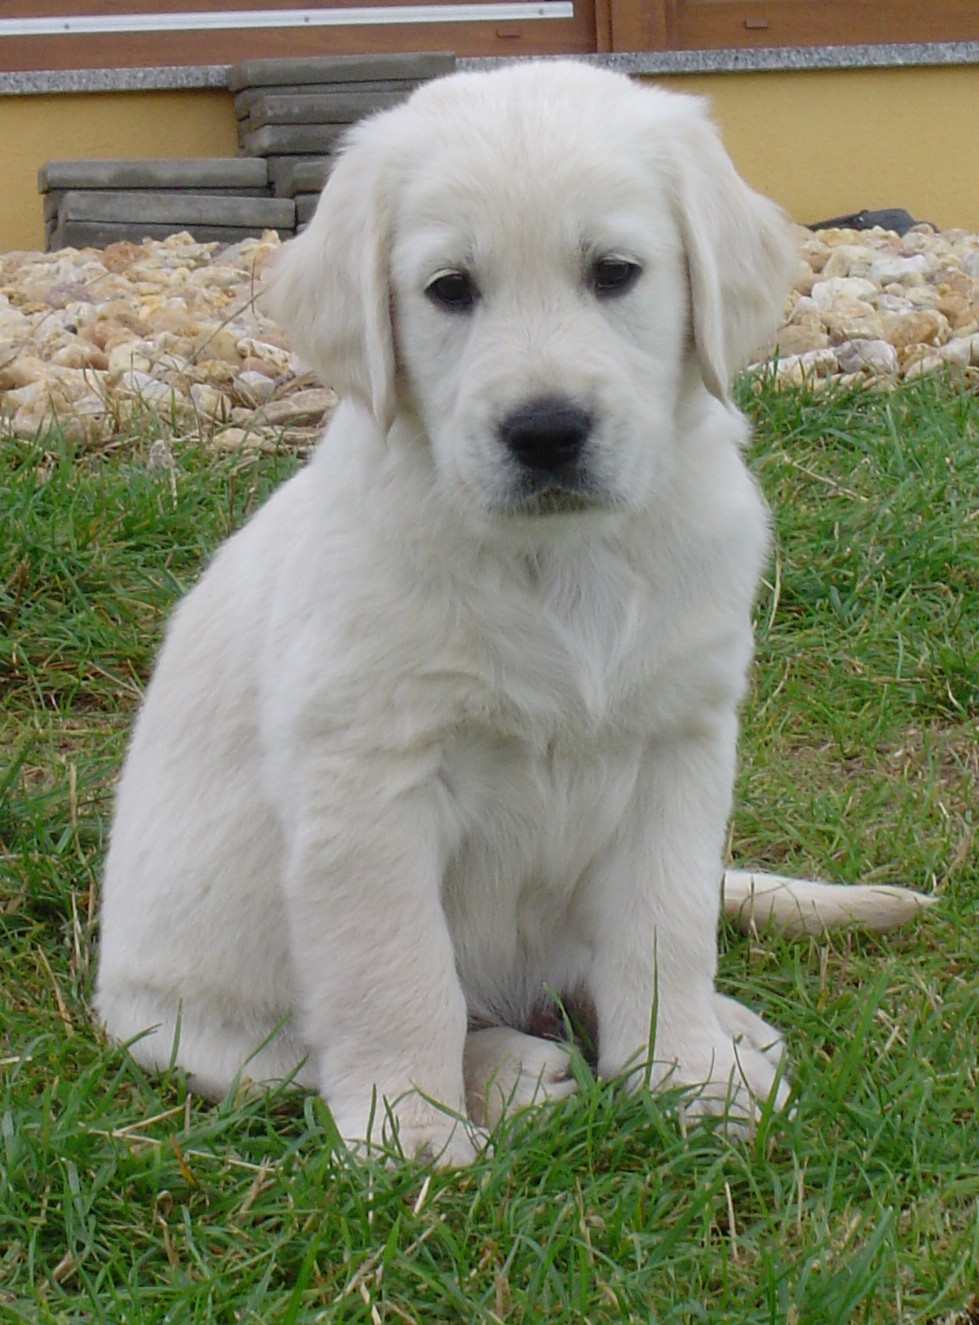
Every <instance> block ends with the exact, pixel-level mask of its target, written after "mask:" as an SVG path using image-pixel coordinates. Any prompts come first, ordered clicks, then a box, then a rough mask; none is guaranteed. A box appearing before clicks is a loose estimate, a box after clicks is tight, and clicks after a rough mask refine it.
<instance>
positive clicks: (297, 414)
mask: <svg viewBox="0 0 979 1325" xmlns="http://www.w3.org/2000/svg"><path fill="white" fill-rule="evenodd" d="M337 403H338V398H337V395H336V392H335V391H330V390H327V389H325V388H323V387H311V388H309V389H308V390H306V391H296V392H295V393H294V394H293V395H291V396H285V397H284V398H283V399H281V400H272V401H270V402H269V403H268V404H267V405H263V406H262V409H261V413H260V418H259V420H258V421H259V422H261V423H263V424H264V425H265V426H266V427H269V428H286V427H296V426H299V425H310V424H316V423H319V421H320V420H321V419H322V418H323V416H324V414H327V413H329V411H330V410H332V409H335V408H336V405H337Z"/></svg>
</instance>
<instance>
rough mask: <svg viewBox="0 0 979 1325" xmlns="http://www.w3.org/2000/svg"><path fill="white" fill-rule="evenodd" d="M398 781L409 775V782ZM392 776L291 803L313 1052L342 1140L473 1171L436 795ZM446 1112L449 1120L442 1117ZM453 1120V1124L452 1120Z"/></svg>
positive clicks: (291, 880) (306, 1021)
mask: <svg viewBox="0 0 979 1325" xmlns="http://www.w3.org/2000/svg"><path fill="white" fill-rule="evenodd" d="M402 771H403V770H402ZM395 780H396V778H395V777H392V773H391V770H390V769H387V768H365V769H362V770H359V773H357V774H356V775H355V774H353V773H352V772H351V770H350V769H349V768H348V769H345V772H344V777H343V779H342V781H341V780H340V779H336V780H334V779H332V778H330V777H329V776H327V775H325V774H324V771H323V769H322V768H320V769H319V770H317V775H316V776H315V777H313V778H311V779H309V780H307V786H309V787H311V788H315V791H314V792H313V793H312V794H308V795H306V796H304V797H302V798H300V799H299V800H298V801H296V802H294V803H293V805H292V807H291V813H290V815H289V819H290V821H291V822H290V823H289V824H287V838H288V842H289V852H288V864H287V871H286V881H285V891H286V898H287V905H288V911H289V929H290V938H291V951H292V957H293V962H294V966H295V977H296V984H297V991H298V998H299V1002H300V1011H301V1017H302V1030H303V1037H304V1040H305V1043H306V1044H307V1045H308V1046H309V1048H310V1050H311V1052H312V1054H313V1056H314V1059H315V1063H316V1071H317V1079H318V1081H319V1085H320V1090H321V1093H322V1094H323V1095H324V1097H325V1098H326V1100H327V1101H328V1103H329V1105H330V1108H331V1110H332V1112H333V1115H334V1119H335V1121H336V1124H337V1127H338V1129H339V1131H340V1133H341V1135H342V1136H344V1137H347V1138H350V1139H353V1140H368V1141H375V1142H378V1141H381V1140H383V1139H384V1137H385V1135H386V1134H387V1135H390V1132H391V1130H392V1129H391V1125H390V1124H391V1121H392V1120H393V1121H394V1123H395V1124H396V1127H397V1131H398V1140H399V1144H400V1146H401V1148H402V1150H403V1151H404V1153H405V1154H406V1155H410V1154H416V1153H427V1154H430V1155H433V1156H437V1157H438V1158H439V1160H440V1162H442V1163H446V1164H459V1163H466V1162H468V1161H469V1160H471V1159H472V1157H473V1155H474V1153H475V1149H474V1145H473V1141H472V1138H471V1136H470V1134H469V1131H468V1129H467V1128H466V1126H465V1124H464V1123H460V1122H459V1121H457V1119H455V1118H453V1117H452V1116H451V1114H452V1113H455V1114H457V1115H459V1116H461V1117H463V1118H464V1116H465V1089H464V1084H463V1067H462V1059H463V1047H464V1042H465V1036H466V1005H465V999H464V997H463V993H462V989H461V987H460V985H459V980H458V977H457V975H456V969H455V961H454V957H453V951H452V943H451V939H450V936H449V931H448V928H447V925H446V921H445V916H444V914H443V911H442V905H441V896H440V893H441V883H442V873H443V869H444V865H445V861H444V850H443V848H442V845H441V840H442V835H441V834H440V832H439V826H438V823H437V822H436V817H437V816H436V807H435V801H434V796H433V794H432V793H431V792H429V791H427V790H426V789H425V787H424V786H421V787H420V786H413V787H409V788H408V789H405V790H399V789H395V790H393V791H392V790H391V789H390V788H391V784H392V782H394V781H395ZM439 1105H441V1106H443V1108H441V1109H440V1108H439V1107H438V1106H439ZM446 1110H448V1111H450V1112H446Z"/></svg>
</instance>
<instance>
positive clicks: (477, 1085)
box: [463, 1026, 577, 1127]
mask: <svg viewBox="0 0 979 1325" xmlns="http://www.w3.org/2000/svg"><path fill="white" fill-rule="evenodd" d="M463 1070H464V1074H465V1082H466V1106H467V1109H468V1112H469V1117H470V1118H471V1119H472V1121H473V1122H474V1123H476V1124H478V1125H479V1126H481V1127H495V1126H496V1124H497V1123H498V1122H499V1120H500V1118H502V1117H503V1115H504V1114H508V1113H513V1112H515V1111H516V1110H517V1109H524V1108H526V1107H527V1106H528V1105H531V1104H543V1103H545V1102H546V1101H547V1100H556V1099H563V1098H564V1097H565V1096H566V1095H571V1094H573V1093H574V1091H575V1090H576V1089H577V1082H576V1081H575V1079H574V1077H573V1076H572V1075H571V1051H570V1048H569V1046H568V1045H565V1044H561V1043H559V1042H558V1041H555V1040H543V1039H541V1038H539V1037H538V1036H536V1035H525V1034H524V1032H523V1031H515V1030H511V1029H510V1027H509V1026H490V1027H487V1028H486V1029H485V1030H478V1031H470V1032H469V1034H468V1035H467V1036H466V1047H465V1051H464V1053H463Z"/></svg>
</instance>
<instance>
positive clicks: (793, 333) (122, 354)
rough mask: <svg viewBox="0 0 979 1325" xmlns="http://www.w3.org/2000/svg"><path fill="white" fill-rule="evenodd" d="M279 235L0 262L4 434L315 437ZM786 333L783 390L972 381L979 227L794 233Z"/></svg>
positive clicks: (231, 443)
mask: <svg viewBox="0 0 979 1325" xmlns="http://www.w3.org/2000/svg"><path fill="white" fill-rule="evenodd" d="M278 247H279V240H278V238H277V236H276V235H275V234H274V233H273V232H270V233H268V234H266V235H264V236H263V237H262V238H261V239H249V240H245V241H243V242H242V243H240V244H236V245H234V246H232V247H227V248H221V247H220V246H218V245H215V244H199V243H197V242H196V241H195V240H194V239H192V238H191V237H190V236H189V235H187V234H179V235H173V236H171V237H170V238H169V239H166V240H159V241H152V240H147V241H145V242H144V243H142V244H133V243H129V242H120V243H116V244H111V245H110V246H109V247H108V248H105V249H101V250H98V249H88V248H86V249H62V250H61V251H59V252H56V253H34V252H13V253H7V254H4V255H0V425H2V426H3V428H4V429H5V430H6V431H7V432H8V433H9V432H12V433H13V434H14V435H15V436H18V437H23V438H33V437H35V436H37V435H38V434H40V433H43V432H44V431H46V430H47V429H48V428H49V427H50V426H51V425H52V424H54V423H57V424H58V425H59V426H60V428H61V429H62V431H63V432H64V433H65V434H67V435H69V436H71V437H73V438H76V439H78V440H83V441H99V442H109V441H111V440H112V439H114V438H117V437H125V436H128V435H131V434H132V433H133V431H134V429H135V428H138V427H139V426H140V424H141V423H142V422H143V421H145V419H146V416H147V415H148V414H149V415H152V416H154V417H155V418H156V419H157V420H158V421H162V423H163V425H164V427H165V428H166V429H167V430H169V435H170V436H171V437H173V438H179V437H191V436H193V437H197V438H199V437H203V439H204V440H205V442H207V443H208V444H209V445H213V446H215V447H228V448H238V447H263V446H268V445H275V444H278V441H279V439H280V438H281V435H282V433H283V432H284V431H288V433H289V435H290V439H291V440H296V439H298V440H303V439H311V438H312V437H314V436H315V435H316V432H317V431H318V430H319V428H320V427H321V426H322V422H323V419H324V418H325V417H326V415H328V413H329V411H330V410H331V409H332V408H333V406H334V405H335V404H336V397H335V395H334V393H333V392H332V391H330V390H328V389H326V388H324V387H322V386H321V385H320V384H319V383H317V382H316V381H315V379H314V378H313V377H312V376H311V374H310V373H309V372H308V371H307V370H306V368H305V366H304V365H303V364H302V363H301V362H300V360H299V359H298V358H297V356H296V355H295V354H294V353H293V352H292V349H291V347H290V346H289V344H288V342H287V341H286V339H285V337H284V335H283V334H282V332H281V331H280V330H279V329H278V327H277V326H276V325H275V324H274V323H273V322H272V321H271V320H270V319H269V318H267V317H266V316H265V315H264V313H263V312H262V309H261V305H260V294H261V288H262V275H263V272H264V271H265V268H266V267H267V265H268V263H269V262H270V261H271V260H272V258H274V256H275V253H276V251H277V250H278ZM799 250H800V262H799V267H798V271H797V274H796V277H795V280H794V283H793V289H792V291H791V293H790V295H789V297H788V299H787V301H786V309H785V316H784V319H783V325H782V327H781V329H780V331H779V333H778V335H777V337H776V338H775V340H774V342H773V343H772V344H771V345H769V346H767V347H765V349H764V352H763V353H762V354H760V355H759V357H758V359H757V360H756V363H757V364H760V365H764V366H765V367H764V371H766V372H770V373H773V374H774V378H775V381H776V382H777V383H778V384H780V385H785V386H790V385H792V386H794V385H800V384H805V383H811V384H812V385H814V386H816V387H819V386H822V385H825V384H827V383H830V382H839V381H842V382H844V383H848V384H853V385H861V386H864V385H866V386H868V387H877V388H886V387H888V386H891V385H893V384H894V383H896V382H898V381H900V380H902V379H906V378H911V377H914V376H917V375H919V374H922V373H933V372H942V371H953V372H957V373H959V374H961V375H963V376H965V377H967V378H971V379H973V381H979V235H975V234H971V233H968V232H966V231H963V230H946V231H943V232H941V233H936V232H934V231H933V230H932V229H931V228H930V227H928V226H918V227H915V228H914V229H913V230H911V231H909V232H908V233H907V234H905V235H903V236H900V237H899V236H898V235H896V234H894V233H892V232H890V231H884V230H871V231H856V230H822V231H819V232H817V233H812V232H810V231H808V230H803V229H801V228H800V230H799Z"/></svg>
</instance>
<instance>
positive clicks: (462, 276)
mask: <svg viewBox="0 0 979 1325" xmlns="http://www.w3.org/2000/svg"><path fill="white" fill-rule="evenodd" d="M425 293H426V294H427V295H428V297H429V299H431V301H432V303H433V304H438V306H439V307H440V308H444V309H447V310H448V311H450V312H453V313H463V312H465V311H466V309H468V308H472V306H473V304H474V303H475V302H476V299H477V298H478V291H477V290H476V286H475V283H474V282H473V279H472V277H471V276H469V275H468V274H467V273H466V272H464V271H444V272H442V274H441V275H440V276H436V277H435V279H434V280H433V281H429V283H428V285H427V286H426V287H425Z"/></svg>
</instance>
